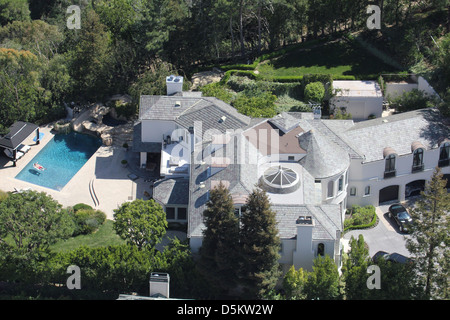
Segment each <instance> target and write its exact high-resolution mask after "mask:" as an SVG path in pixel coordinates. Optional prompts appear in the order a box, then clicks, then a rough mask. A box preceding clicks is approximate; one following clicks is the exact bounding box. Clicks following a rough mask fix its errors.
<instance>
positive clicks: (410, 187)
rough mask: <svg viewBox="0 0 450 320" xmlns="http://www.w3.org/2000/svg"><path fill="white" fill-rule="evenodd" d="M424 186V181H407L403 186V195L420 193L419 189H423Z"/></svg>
mask: <svg viewBox="0 0 450 320" xmlns="http://www.w3.org/2000/svg"><path fill="white" fill-rule="evenodd" d="M424 188H425V183H424V182H421V181H419V182H416V183H409V184H407V185H406V188H405V197H406V198H408V197H412V196H417V195H419V194H420V192H421V191H423V190H424Z"/></svg>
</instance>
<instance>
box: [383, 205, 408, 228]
mask: <svg viewBox="0 0 450 320" xmlns="http://www.w3.org/2000/svg"><path fill="white" fill-rule="evenodd" d="M389 218H393V219H394V221H395V222H396V223H397V225H398V228H399V230H400V232H409V230H410V227H411V224H412V222H413V220H412V218H411V216H410V215H409V213H408V211H407V210H406V208H405V207H404V206H402V205H401V204H400V203H396V204H393V205H392V206H390V207H389Z"/></svg>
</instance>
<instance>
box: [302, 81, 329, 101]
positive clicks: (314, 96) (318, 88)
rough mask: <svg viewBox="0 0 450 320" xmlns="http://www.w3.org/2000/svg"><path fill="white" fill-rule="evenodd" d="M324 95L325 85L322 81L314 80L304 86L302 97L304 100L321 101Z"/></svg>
mask: <svg viewBox="0 0 450 320" xmlns="http://www.w3.org/2000/svg"><path fill="white" fill-rule="evenodd" d="M324 95H325V87H324V86H323V84H322V82H319V81H316V82H311V83H308V84H307V85H306V86H305V91H304V97H305V100H306V101H314V102H319V103H321V102H322V100H323V98H324Z"/></svg>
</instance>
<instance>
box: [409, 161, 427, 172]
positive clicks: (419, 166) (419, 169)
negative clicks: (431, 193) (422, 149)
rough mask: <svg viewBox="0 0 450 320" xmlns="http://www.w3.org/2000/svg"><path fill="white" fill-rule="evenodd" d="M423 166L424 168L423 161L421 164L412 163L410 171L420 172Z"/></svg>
mask: <svg viewBox="0 0 450 320" xmlns="http://www.w3.org/2000/svg"><path fill="white" fill-rule="evenodd" d="M423 168H424V165H423V163H422V164H418V165H413V166H412V169H411V172H412V173H414V172H420V171H423Z"/></svg>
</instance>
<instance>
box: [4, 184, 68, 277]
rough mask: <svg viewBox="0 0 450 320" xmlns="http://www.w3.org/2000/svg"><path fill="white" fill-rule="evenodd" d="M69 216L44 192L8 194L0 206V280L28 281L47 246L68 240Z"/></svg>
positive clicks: (44, 254)
mask: <svg viewBox="0 0 450 320" xmlns="http://www.w3.org/2000/svg"><path fill="white" fill-rule="evenodd" d="M73 230H74V222H73V219H72V217H71V216H70V215H69V214H67V213H65V212H64V211H63V210H62V207H61V205H60V204H59V203H58V202H57V201H55V200H54V199H53V198H52V197H50V196H49V195H47V194H45V193H44V192H40V193H39V192H36V191H27V192H23V193H16V194H11V195H10V196H9V197H8V198H6V199H5V200H3V201H2V202H1V203H0V262H1V263H0V275H1V276H2V280H10V281H13V280H18V281H25V282H26V281H30V279H33V278H35V277H36V274H35V273H36V271H38V269H39V268H38V264H39V262H40V261H41V260H43V259H44V258H45V257H47V256H48V255H49V253H50V250H49V247H50V245H52V244H54V243H56V242H57V241H58V240H61V239H65V238H68V237H69V236H71V235H72V233H73Z"/></svg>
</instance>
